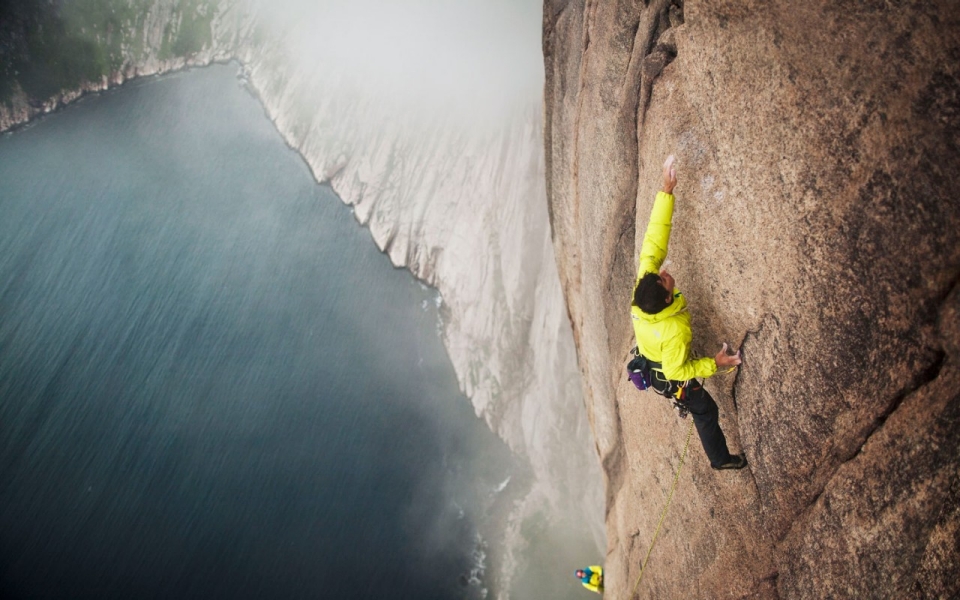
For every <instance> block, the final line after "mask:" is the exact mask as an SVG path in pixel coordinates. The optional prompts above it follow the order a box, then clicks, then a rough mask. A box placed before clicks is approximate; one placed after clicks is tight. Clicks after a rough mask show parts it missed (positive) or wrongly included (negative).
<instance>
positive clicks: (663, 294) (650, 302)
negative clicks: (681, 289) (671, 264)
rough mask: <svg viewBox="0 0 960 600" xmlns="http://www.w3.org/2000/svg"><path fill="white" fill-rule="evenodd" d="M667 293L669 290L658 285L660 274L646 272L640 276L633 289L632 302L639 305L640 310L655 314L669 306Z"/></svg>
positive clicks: (668, 293)
mask: <svg viewBox="0 0 960 600" xmlns="http://www.w3.org/2000/svg"><path fill="white" fill-rule="evenodd" d="M669 295H670V292H668V291H667V290H666V289H664V287H663V286H662V285H660V275H659V274H657V273H647V274H646V275H644V276H643V277H641V278H640V281H639V283H637V287H636V289H634V290H633V304H634V305H635V306H639V307H640V310H642V311H643V312H645V313H647V314H648V315H655V314H657V313H658V312H660V311H661V310H663V309H665V308H666V307H667V306H669V303H668V302H667V296H669Z"/></svg>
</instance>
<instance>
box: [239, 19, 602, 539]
mask: <svg viewBox="0 0 960 600" xmlns="http://www.w3.org/2000/svg"><path fill="white" fill-rule="evenodd" d="M538 34H539V22H537V31H536V32H534V35H537V36H538ZM316 35H323V27H322V26H318V27H317V32H316ZM264 37H265V39H269V40H272V41H271V42H268V43H265V44H262V45H254V44H250V45H245V46H243V47H241V49H240V50H239V56H240V59H241V61H242V62H243V64H244V65H245V70H246V72H247V74H248V76H249V79H250V81H251V83H252V85H253V87H254V88H255V89H256V90H257V93H258V94H259V96H260V98H261V101H262V102H263V104H264V106H265V108H266V110H267V112H268V114H269V115H270V117H271V118H272V119H273V121H274V122H275V124H276V126H277V128H278V130H279V131H280V132H281V134H282V135H283V136H284V138H285V139H286V140H287V142H288V143H289V144H290V146H291V147H293V148H295V149H296V150H297V151H298V152H299V153H300V154H301V155H302V156H303V157H304V159H305V160H306V161H307V163H308V164H309V165H310V168H311V169H312V170H313V172H314V174H315V176H316V177H317V179H318V180H320V181H326V182H329V183H330V184H331V186H332V187H333V188H334V190H335V191H336V192H337V194H338V195H339V196H340V197H341V198H342V199H343V201H344V202H346V203H348V204H350V205H352V206H353V208H354V211H355V214H356V217H357V220H358V221H359V222H360V223H361V224H364V225H366V226H367V227H369V229H370V232H371V234H372V236H373V238H374V241H375V242H376V243H377V245H378V246H379V247H380V248H381V249H382V250H383V251H384V252H386V253H387V254H388V255H389V256H390V259H391V261H392V262H393V264H394V265H396V266H398V267H406V268H408V269H410V270H411V271H412V272H413V274H414V275H415V276H417V277H418V278H420V279H422V280H423V281H425V282H427V283H429V284H430V285H432V286H434V287H436V288H437V289H438V290H439V291H440V293H441V295H442V298H443V305H444V310H443V314H444V316H445V320H444V324H443V337H444V342H445V344H446V347H447V349H448V351H449V354H450V358H451V360H452V362H453V365H454V368H455V370H456V372H457V376H458V379H459V381H460V385H461V388H462V389H463V391H464V392H465V393H466V394H467V395H468V396H469V397H470V399H471V401H472V402H473V405H474V407H475V410H476V413H477V415H478V416H480V417H482V418H483V419H484V420H485V421H486V422H487V423H488V424H489V426H490V427H491V428H492V429H493V430H494V431H495V432H497V433H498V434H499V435H500V436H501V437H502V438H503V439H504V440H505V441H506V442H507V443H508V444H509V445H510V446H511V448H513V449H514V451H516V452H518V453H519V454H521V455H523V456H524V457H526V458H527V459H528V460H529V461H530V463H531V466H532V467H533V470H534V473H535V475H536V477H537V479H538V481H539V482H540V483H541V484H542V486H543V487H542V489H541V490H540V492H541V493H542V500H544V501H545V502H547V503H548V504H549V505H550V508H551V509H554V510H556V509H561V508H563V509H566V510H571V509H574V510H577V512H580V514H581V515H594V518H595V520H596V524H595V525H596V530H597V531H600V530H601V517H600V515H602V506H603V500H602V484H601V481H600V472H599V465H598V464H597V459H596V455H595V452H594V449H593V442H592V436H591V434H590V430H589V424H588V423H587V420H586V414H585V411H584V408H583V400H582V390H581V387H580V386H581V384H580V379H579V374H578V370H577V364H576V353H575V349H574V343H573V337H572V332H571V328H570V324H569V321H568V318H567V313H566V308H565V305H564V302H563V296H562V293H561V289H560V283H559V276H558V274H557V267H556V262H555V259H554V252H553V245H552V242H551V237H550V226H549V219H548V215H547V206H546V192H545V180H544V171H543V169H544V164H543V138H542V130H541V118H542V117H541V106H540V102H541V101H540V91H541V89H542V88H541V82H542V72H535V73H533V74H531V77H532V78H534V81H533V82H528V83H532V84H531V85H527V86H526V87H525V89H521V90H510V89H507V90H503V94H513V96H512V97H510V98H507V99H502V98H501V103H500V104H498V105H497V106H492V107H491V106H486V107H483V106H472V107H469V108H467V109H465V108H464V107H463V106H458V105H457V104H456V101H457V100H458V96H457V91H456V90H454V91H452V92H451V93H450V94H449V95H447V96H444V95H442V94H441V95H440V96H441V97H440V100H439V101H438V98H437V96H436V94H437V92H436V90H435V89H433V88H432V87H431V85H432V84H429V83H426V84H425V87H426V88H428V89H427V90H426V91H427V93H428V94H430V95H431V97H426V96H423V97H417V95H416V91H415V90H410V89H404V90H399V91H397V92H396V95H395V96H394V95H391V93H390V90H387V93H386V94H384V93H383V92H380V93H376V92H370V90H369V89H368V88H367V87H366V86H365V83H369V82H362V81H357V78H356V75H357V74H356V73H349V72H344V69H343V68H342V65H340V64H336V63H329V62H327V61H326V60H325V57H323V56H318V57H304V56H292V55H291V54H290V51H291V50H290V49H291V48H292V47H297V43H296V41H295V40H291V39H289V37H287V38H286V39H284V41H283V42H280V43H278V42H276V41H273V40H276V39H277V38H278V37H279V36H277V35H276V34H275V33H271V34H268V35H266V36H264ZM537 39H539V38H537ZM359 69H360V70H361V71H362V69H363V67H360V68H359ZM361 75H367V74H365V73H362V74H361ZM488 76H489V75H488ZM537 78H539V79H537ZM487 85H488V86H490V87H494V88H496V87H498V86H500V83H499V82H497V81H496V80H495V79H493V80H491V81H489V82H487ZM465 102H467V103H469V100H466V101H465ZM424 108H426V110H424ZM471 111H474V112H473V114H471ZM476 116H479V117H480V119H479V122H478V119H475V118H474V117H476ZM574 507H575V508H574ZM581 511H583V512H581ZM586 511H589V512H586ZM587 518H588V519H589V517H587Z"/></svg>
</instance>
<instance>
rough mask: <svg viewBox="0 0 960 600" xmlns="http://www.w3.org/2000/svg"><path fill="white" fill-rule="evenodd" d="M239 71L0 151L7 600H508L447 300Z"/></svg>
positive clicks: (0, 505)
mask: <svg viewBox="0 0 960 600" xmlns="http://www.w3.org/2000/svg"><path fill="white" fill-rule="evenodd" d="M236 73H237V68H236V66H235V65H220V66H214V67H210V68H206V69H199V70H192V71H187V72H181V73H177V74H174V75H171V76H166V77H162V78H151V79H149V80H141V81H137V82H134V83H132V84H128V85H126V86H124V87H123V88H121V89H119V90H116V91H112V92H109V93H106V94H102V95H100V96H95V97H90V98H87V99H84V100H83V101H81V102H80V103H78V104H77V105H75V106H71V107H69V108H68V109H66V110H64V111H61V112H59V113H56V114H54V115H51V116H48V117H45V118H43V119H41V120H39V121H38V122H36V123H34V124H32V125H30V126H29V127H27V128H24V129H21V130H19V131H17V132H15V133H12V134H6V135H4V136H2V137H0V596H2V597H4V598H330V599H349V598H369V599H374V598H376V599H378V600H380V599H385V598H390V599H397V598H411V599H417V600H428V599H432V598H436V599H448V598H479V597H483V596H484V595H485V594H489V595H491V596H492V591H491V590H489V586H490V582H489V581H487V579H489V574H486V573H485V566H486V565H485V553H486V551H487V550H486V547H485V544H487V543H489V542H490V540H489V539H488V538H489V536H490V534H489V533H488V534H486V535H487V537H486V538H485V537H484V535H485V534H484V519H485V517H486V516H487V515H490V514H494V513H497V512H498V509H497V508H496V507H495V506H494V505H495V504H496V502H497V498H498V496H499V495H502V494H503V493H504V492H503V491H502V490H501V486H502V484H504V482H506V481H508V478H510V477H511V476H512V475H514V474H515V469H517V467H516V466H515V465H514V464H513V461H512V459H511V456H510V454H509V452H508V451H507V449H506V448H505V446H504V445H503V444H502V443H501V442H500V441H499V440H497V439H496V438H495V437H494V436H493V434H492V433H491V432H490V431H489V430H487V429H486V428H485V427H484V426H483V424H482V423H481V422H480V421H479V420H478V419H476V417H475V416H474V414H473V411H472V409H471V407H470V405H469V402H468V400H467V399H466V398H464V397H463V396H462V395H461V394H460V392H459V391H458V387H457V383H456V380H455V377H454V374H453V372H452V368H451V365H450V363H449V360H448V358H447V356H446V354H445V352H444V350H443V348H442V345H441V342H440V340H439V336H438V326H437V322H438V321H437V319H438V305H439V303H440V299H439V298H438V297H437V295H436V292H435V291H434V290H431V289H428V288H426V287H424V286H422V285H420V284H419V283H417V282H416V281H415V280H414V279H413V278H412V277H411V276H410V274H409V273H408V272H406V271H404V270H399V269H394V268H393V267H392V266H391V265H390V263H389V261H388V259H387V258H386V257H385V256H384V255H383V254H381V253H379V252H378V251H377V250H376V248H375V246H374V245H373V243H372V241H371V239H370V236H369V233H368V232H367V231H366V230H364V229H362V228H360V227H359V226H358V225H357V224H356V222H355V220H354V219H353V218H352V216H351V214H350V210H349V209H348V208H347V207H346V206H344V205H343V204H342V203H341V202H340V201H339V200H338V199H337V198H336V197H335V196H334V195H333V193H332V192H331V190H330V189H328V188H327V187H324V186H321V185H318V184H317V183H316V182H315V181H314V180H313V179H312V177H311V174H310V172H309V170H308V168H307V167H306V166H305V164H304V163H303V162H302V160H300V158H299V157H298V155H297V154H296V153H294V152H293V151H292V150H290V149H289V148H287V147H286V146H285V145H284V143H283V142H282V140H281V138H280V136H279V134H278V133H277V131H276V130H275V129H274V127H273V126H272V124H271V123H270V122H269V121H268V119H267V118H266V117H265V115H264V114H263V111H262V108H261V107H260V105H259V104H258V103H257V102H256V100H255V99H254V98H253V97H252V96H251V95H250V94H248V93H246V92H245V91H244V89H243V87H242V85H241V83H240V82H239V81H238V79H237V77H236ZM506 487H507V488H509V487H510V486H509V484H508V485H507V486H506ZM499 512H500V513H502V512H503V511H502V510H499Z"/></svg>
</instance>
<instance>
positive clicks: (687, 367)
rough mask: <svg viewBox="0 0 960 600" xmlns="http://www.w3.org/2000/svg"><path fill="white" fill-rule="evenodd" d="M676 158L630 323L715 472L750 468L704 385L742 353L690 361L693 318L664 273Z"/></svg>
mask: <svg viewBox="0 0 960 600" xmlns="http://www.w3.org/2000/svg"><path fill="white" fill-rule="evenodd" d="M673 160H674V157H673V155H671V156H669V157H668V158H667V160H666V162H665V163H664V164H663V188H662V189H661V191H660V192H658V193H657V198H656V200H654V203H653V209H652V210H651V211H650V223H649V224H648V225H647V231H646V233H645V234H644V236H643V245H642V246H641V248H640V269H639V271H638V272H637V283H636V287H635V288H634V291H633V305H632V306H631V307H630V317H631V319H632V320H633V330H634V333H635V334H636V337H637V349H638V351H639V352H640V354H641V355H642V356H643V357H645V358H646V360H647V364H648V367H649V372H650V380H651V385H652V387H653V388H654V389H655V390H656V391H657V392H658V393H660V394H661V395H664V396H668V397H671V398H674V399H675V400H676V401H678V402H680V403H681V405H682V407H683V408H686V409H687V410H688V411H689V412H690V414H692V415H693V422H694V423H695V424H696V426H697V433H698V434H699V435H700V442H701V443H702V444H703V449H704V451H705V452H706V454H707V458H709V459H710V466H711V467H713V468H714V469H742V468H743V467H745V466H747V458H746V456H745V455H743V454H739V455H734V454H730V451H729V450H728V449H727V440H726V438H725V437H724V435H723V430H721V429H720V421H719V411H718V409H717V403H716V402H715V401H714V400H713V398H712V397H711V396H710V394H709V393H708V392H707V390H705V389H704V387H703V383H702V382H700V381H698V378H707V377H710V376H711V375H713V374H714V373H716V372H717V369H718V368H719V369H727V368H734V367H736V366H737V365H739V364H740V352H739V351H738V352H737V353H736V354H729V353H728V352H727V345H726V344H723V348H721V349H720V352H717V355H716V356H715V357H713V358H710V357H706V358H691V356H690V343H691V341H692V339H693V332H692V331H691V329H690V313H689V312H688V311H687V301H686V299H685V298H684V297H683V294H681V293H680V291H679V290H677V289H676V288H675V287H674V279H673V277H672V276H671V275H670V273H667V272H666V271H664V270H660V267H661V265H662V264H663V261H664V259H665V258H666V257H667V244H668V242H669V241H670V229H671V221H672V219H673V203H674V197H673V188H674V186H676V184H677V174H676V170H675V169H674V167H673Z"/></svg>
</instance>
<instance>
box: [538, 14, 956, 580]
mask: <svg viewBox="0 0 960 600" xmlns="http://www.w3.org/2000/svg"><path fill="white" fill-rule="evenodd" d="M543 44H544V55H545V65H546V88H545V89H546V94H545V113H546V114H545V131H544V136H545V147H546V156H547V158H546V170H547V182H548V183H547V195H548V201H549V206H550V215H551V223H552V227H553V240H554V244H555V247H556V252H557V260H558V264H559V267H560V279H561V282H562V286H563V289H564V292H565V294H566V298H567V303H568V307H569V310H570V315H571V320H572V323H573V331H574V338H575V340H576V342H577V348H578V352H579V362H580V367H581V370H582V373H583V376H584V379H585V386H586V390H587V392H586V393H587V406H588V411H589V415H590V419H591V423H592V425H593V429H594V432H595V435H596V437H597V444H598V449H599V451H600V453H601V458H602V462H603V467H604V473H605V478H606V484H607V534H608V546H607V557H606V567H607V569H606V571H605V574H606V577H607V594H606V596H607V597H609V598H631V597H634V596H633V590H634V587H635V586H636V585H637V578H638V576H639V572H640V565H641V563H642V561H643V558H644V556H645V555H646V554H647V551H648V548H649V545H650V543H651V539H652V536H653V532H654V529H655V528H656V525H657V520H658V518H659V515H660V510H661V509H662V507H663V504H664V502H665V500H666V494H667V491H668V490H669V486H670V484H671V482H672V480H673V474H674V472H675V470H676V468H677V466H678V462H679V457H680V454H681V451H682V449H683V445H684V441H685V439H686V431H687V430H686V422H679V423H678V422H677V419H676V417H674V416H673V411H671V410H670V409H669V407H668V406H666V405H665V404H664V402H663V401H662V400H661V399H660V398H659V397H657V396H654V395H652V394H651V393H640V392H637V391H636V390H635V389H633V387H632V385H631V384H629V382H626V381H625V378H624V376H623V365H624V364H625V363H626V360H627V352H628V350H629V348H631V347H632V346H633V344H634V342H633V340H632V328H631V325H630V319H629V305H630V297H631V292H632V284H633V281H634V277H635V275H636V271H635V269H636V258H637V255H638V251H639V244H640V241H641V238H642V235H643V231H644V228H645V227H646V224H647V220H648V217H649V211H650V207H651V205H652V201H653V197H654V195H655V192H656V191H657V189H658V188H659V182H660V167H661V164H662V162H663V159H664V158H665V157H666V156H667V155H668V154H671V153H674V154H676V156H677V168H678V175H679V185H678V186H677V188H676V191H675V194H676V196H677V208H676V212H675V215H674V229H673V234H672V238H671V246H670V252H669V255H668V263H667V264H666V268H667V269H668V270H670V272H671V273H672V274H673V275H674V276H675V277H676V279H677V282H678V283H677V286H678V287H679V288H680V289H681V290H682V291H683V292H684V294H685V295H686V297H687V301H688V303H689V305H690V310H691V314H692V323H693V327H694V349H695V351H697V352H698V353H699V354H700V355H704V356H707V355H709V356H712V355H713V354H714V353H716V352H717V350H719V347H720V345H721V342H723V341H726V342H730V343H731V344H733V345H734V346H738V347H741V348H742V349H743V352H744V363H743V366H742V367H741V369H740V370H739V372H738V373H736V374H730V375H718V376H716V377H714V378H711V379H709V380H707V388H708V389H709V390H710V391H711V392H712V393H713V395H714V396H715V398H716V399H717V401H718V404H719V405H720V411H721V425H722V426H723V427H724V430H725V432H726V434H727V438H728V443H729V444H730V446H731V449H732V450H735V451H739V450H743V451H745V452H746V454H747V457H748V459H749V461H750V467H749V468H748V469H746V470H744V471H739V472H722V473H718V472H714V471H712V470H711V469H710V468H709V464H708V463H707V461H706V459H705V457H704V455H703V452H702V449H701V448H700V446H699V443H698V440H697V438H696V436H694V438H693V441H692V442H691V447H690V452H689V453H688V456H687V459H686V464H685V465H684V466H683V470H682V471H681V474H680V479H679V485H678V489H677V492H676V495H675V496H674V499H673V504H672V506H671V508H670V512H669V514H668V515H667V518H666V522H665V525H664V528H663V530H662V531H661V533H660V537H659V539H658V540H657V542H656V546H655V548H654V550H653V553H652V556H651V559H650V563H649V564H648V566H647V568H646V569H645V571H644V573H643V578H642V580H641V581H640V585H639V591H638V593H639V594H640V596H641V597H658V598H708V597H751V598H778V597H783V598H823V597H848V598H861V597H863V598H867V597H869V598H951V597H954V595H955V594H957V593H960V584H958V583H957V578H956V573H957V569H958V564H960V525H958V517H960V513H958V511H960V392H958V387H957V385H958V383H960V354H958V349H960V348H958V340H960V328H958V325H957V315H958V311H960V308H958V305H957V298H958V295H957V294H958V291H957V285H958V281H960V243H958V242H960V233H958V232H960V200H958V198H960V82H958V78H960V13H958V12H957V10H956V7H955V5H954V3H952V2H948V1H939V2H898V3H890V2H873V1H868V0H863V1H849V2H841V3H819V4H810V3H806V4H803V3H800V4H798V3H795V2H786V1H780V0H774V1H771V2H766V1H765V2H759V1H750V0H740V1H711V2H705V1H694V0H686V1H683V2H681V1H678V0H649V1H644V2H640V1H636V2H634V1H612V2H597V1H593V0H585V1H584V0H582V1H577V0H570V1H553V0H547V2H546V3H545V8H544V41H543Z"/></svg>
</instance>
